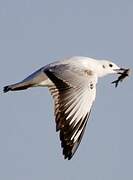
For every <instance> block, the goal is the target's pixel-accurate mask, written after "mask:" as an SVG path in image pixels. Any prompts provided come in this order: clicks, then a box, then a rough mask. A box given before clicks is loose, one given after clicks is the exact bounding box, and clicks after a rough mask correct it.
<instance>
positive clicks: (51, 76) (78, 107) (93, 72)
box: [4, 57, 122, 159]
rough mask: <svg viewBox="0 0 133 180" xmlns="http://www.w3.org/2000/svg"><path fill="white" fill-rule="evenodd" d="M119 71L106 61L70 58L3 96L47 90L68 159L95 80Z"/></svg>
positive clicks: (79, 135) (77, 140)
mask: <svg viewBox="0 0 133 180" xmlns="http://www.w3.org/2000/svg"><path fill="white" fill-rule="evenodd" d="M121 70H122V69H121V68H119V67H118V66H117V65H116V64H114V63H112V62H110V61H105V60H101V61H98V60H95V59H92V58H88V57H72V58H68V59H65V60H62V61H57V62H54V63H51V64H49V65H46V66H44V67H42V68H40V69H39V70H38V71H36V72H34V73H33V74H31V75H30V76H28V77H27V78H26V79H24V80H23V81H21V82H19V83H16V84H13V85H9V86H5V87H4V92H7V91H10V90H11V91H16V90H23V89H27V88H30V87H37V86H43V87H48V88H49V90H50V92H51V94H52V96H53V98H54V105H55V107H54V108H55V119H56V130H57V131H60V140H61V146H62V148H63V155H64V157H65V158H68V159H71V158H72V156H73V155H74V153H75V152H76V150H77V148H78V146H79V144H80V141H81V139H82V136H83V133H84V130H85V127H86V124H87V120H88V118H89V115H90V111H91V107H92V104H93V102H94V100H95V97H96V84H97V82H98V78H99V77H102V76H105V75H107V74H114V73H118V72H119V71H121Z"/></svg>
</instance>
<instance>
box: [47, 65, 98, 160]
mask: <svg viewBox="0 0 133 180" xmlns="http://www.w3.org/2000/svg"><path fill="white" fill-rule="evenodd" d="M59 69H60V70H59V71H58V67H56V68H55V67H54V68H53V69H52V68H51V69H45V73H46V75H47V76H48V77H49V78H50V80H51V81H52V82H53V84H54V85H53V86H50V87H49V90H50V92H51V94H52V96H53V98H54V106H55V119H56V130H57V131H60V140H61V146H62V148H63V155H64V158H68V159H71V158H72V156H73V155H74V153H75V152H76V150H77V148H78V146H79V144H80V142H81V139H82V137H83V134H84V131H85V127H86V124H87V120H88V118H89V115H90V111H91V107H92V104H93V102H94V99H95V94H96V82H97V78H96V77H95V76H88V77H87V76H83V73H80V74H77V73H76V72H75V71H74V72H72V70H71V69H69V68H68V66H65V67H63V71H61V68H60V67H59ZM90 83H91V84H92V83H93V87H94V88H93V89H91V88H90Z"/></svg>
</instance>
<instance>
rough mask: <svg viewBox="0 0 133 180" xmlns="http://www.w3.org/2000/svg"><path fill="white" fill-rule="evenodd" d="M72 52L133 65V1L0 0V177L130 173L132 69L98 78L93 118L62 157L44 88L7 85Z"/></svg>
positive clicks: (99, 179)
mask: <svg viewBox="0 0 133 180" xmlns="http://www.w3.org/2000/svg"><path fill="white" fill-rule="evenodd" d="M73 55H80V56H88V57H93V58H98V59H110V60H112V61H113V62H115V63H116V64H118V65H119V66H122V67H130V68H133V1H132V0H99V1H98V0H82V1H77V0H67V1H66V0H55V1H54V0H47V1H46V0H37V1H36V0H23V1H22V0H12V1H11V0H0V86H1V94H0V179H1V180H9V179H10V180H18V179H19V180H37V179H39V180H44V179H47V180H51V179H58V180H71V179H76V180H81V179H90V180H125V179H128V180H132V179H133V130H132V129H133V117H132V111H133V110H132V105H133V103H132V99H133V86H132V83H133V82H132V81H133V80H132V76H131V77H130V78H128V79H127V80H125V82H123V83H121V84H119V87H118V88H114V86H113V85H111V84H110V82H111V81H113V80H115V79H116V78H117V77H116V76H114V75H113V76H109V77H105V78H103V79H101V80H100V81H99V84H98V86H97V98H96V101H95V104H94V106H93V110H92V113H91V117H90V121H89V123H88V126H87V128H86V131H85V134H84V137H83V140H82V142H81V144H80V147H79V149H78V151H77V152H76V154H75V155H74V157H73V158H72V160H70V161H68V160H64V159H63V156H62V149H61V147H60V141H59V137H58V133H56V132H55V122H54V115H53V101H52V98H51V96H50V93H49V92H48V89H46V88H33V89H29V90H26V91H19V92H9V93H7V94H3V93H2V87H3V86H5V85H8V84H11V83H15V82H18V81H20V80H22V79H24V78H25V77H26V76H27V75H29V74H31V73H32V72H34V71H35V70H37V69H38V68H40V67H42V66H44V65H46V64H48V63H50V62H53V61H55V60H60V59H62V58H64V57H70V56H73Z"/></svg>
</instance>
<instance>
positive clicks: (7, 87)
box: [3, 86, 11, 93]
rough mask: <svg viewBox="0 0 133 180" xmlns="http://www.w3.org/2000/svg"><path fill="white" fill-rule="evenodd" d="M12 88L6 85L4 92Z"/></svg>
mask: <svg viewBox="0 0 133 180" xmlns="http://www.w3.org/2000/svg"><path fill="white" fill-rule="evenodd" d="M10 90H11V88H10V86H5V87H4V88H3V92H4V93H7V92H8V91H10Z"/></svg>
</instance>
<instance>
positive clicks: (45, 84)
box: [38, 79, 54, 87]
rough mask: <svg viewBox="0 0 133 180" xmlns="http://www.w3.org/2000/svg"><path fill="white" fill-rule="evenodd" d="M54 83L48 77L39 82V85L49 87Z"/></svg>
mask: <svg viewBox="0 0 133 180" xmlns="http://www.w3.org/2000/svg"><path fill="white" fill-rule="evenodd" d="M52 85H54V84H53V82H52V81H51V80H50V79H46V80H44V81H42V82H40V83H39V84H38V86H43V87H49V86H52Z"/></svg>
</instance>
